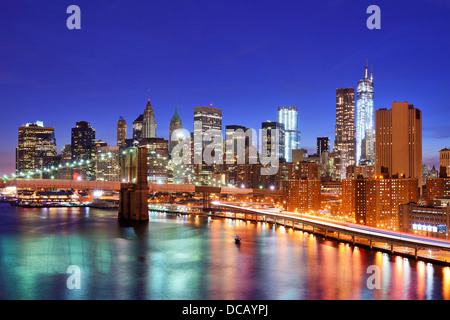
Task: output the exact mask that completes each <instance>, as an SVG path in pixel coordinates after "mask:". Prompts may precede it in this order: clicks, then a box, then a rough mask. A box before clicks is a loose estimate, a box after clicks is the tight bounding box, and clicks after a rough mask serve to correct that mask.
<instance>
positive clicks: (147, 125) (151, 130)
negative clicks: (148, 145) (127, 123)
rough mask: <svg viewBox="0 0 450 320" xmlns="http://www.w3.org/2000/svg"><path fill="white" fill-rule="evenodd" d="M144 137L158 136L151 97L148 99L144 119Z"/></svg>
mask: <svg viewBox="0 0 450 320" xmlns="http://www.w3.org/2000/svg"><path fill="white" fill-rule="evenodd" d="M142 138H146V139H148V138H156V121H155V112H154V111H153V107H152V104H151V103H150V99H148V102H147V106H146V107H145V110H144V115H143V119H142Z"/></svg>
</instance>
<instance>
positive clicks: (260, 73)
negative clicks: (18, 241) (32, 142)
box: [0, 0, 450, 175]
mask: <svg viewBox="0 0 450 320" xmlns="http://www.w3.org/2000/svg"><path fill="white" fill-rule="evenodd" d="M72 4H76V5H78V6H79V7H80V8H81V28H82V29H81V30H69V29H67V27H66V20H67V18H68V17H69V14H67V13H66V9H67V7H68V6H69V5H72ZM372 4H376V5H378V6H379V7H380V8H381V30H369V29H368V28H367V27H366V20H367V18H368V17H369V14H367V13H366V9H367V7H368V6H369V5H372ZM0 39H1V47H0V48H1V49H0V83H1V85H0V108H1V109H0V110H1V117H0V121H1V123H0V138H1V139H0V174H1V175H3V174H11V173H13V172H14V167H15V165H14V163H15V146H16V145H17V129H18V127H19V126H21V125H23V124H25V123H28V122H35V121H36V120H40V121H43V122H44V125H45V126H50V127H55V133H56V141H57V147H58V152H60V150H61V148H62V147H63V146H64V145H65V144H68V143H70V133H71V128H72V127H74V126H75V123H76V122H77V121H83V120H84V121H89V122H90V123H91V125H92V126H93V127H94V128H95V129H96V138H97V139H101V140H104V141H106V142H108V144H111V145H115V144H116V126H117V121H118V119H119V116H122V117H123V118H124V119H125V120H126V121H127V123H128V136H129V137H130V136H131V133H132V121H133V120H135V119H136V118H137V116H138V115H139V114H140V113H142V112H143V111H144V109H145V106H146V102H147V99H148V98H149V92H148V89H150V98H151V102H152V105H153V108H154V110H155V118H156V122H157V123H158V125H157V136H160V137H163V138H166V139H167V138H168V136H169V121H170V119H171V117H172V115H173V112H174V109H175V106H177V107H178V113H179V115H180V117H181V119H182V121H183V127H185V128H186V129H188V130H189V131H192V128H193V108H194V107H195V106H200V105H209V104H213V106H214V107H217V108H221V109H222V110H223V126H224V127H225V125H228V124H236V125H244V126H246V127H250V128H255V129H259V128H261V122H263V121H266V120H275V121H276V120H277V107H278V106H297V107H298V108H299V130H300V131H301V132H302V134H301V147H303V148H306V149H308V150H309V151H310V153H313V152H314V151H315V147H316V138H317V137H318V136H328V137H330V141H331V143H332V142H333V140H334V126H335V112H336V110H335V108H336V105H335V102H336V100H335V94H336V88H347V87H354V88H356V85H357V82H358V81H359V80H360V79H361V78H362V77H363V75H364V65H365V63H366V58H368V59H369V63H370V62H373V70H374V102H375V109H379V108H390V107H391V103H392V102H393V101H408V102H409V103H410V104H414V105H415V107H417V108H419V109H421V110H422V114H423V161H424V164H427V163H431V164H438V151H439V150H440V149H442V148H443V147H448V146H450V126H449V125H448V119H449V115H450V89H449V88H450V77H449V74H450V2H449V1H447V0H417V1H398V0H395V1H392V0H390V1H379V0H375V1H372V0H371V1H366V0H331V1H325V0H322V1H298V0H291V1H283V0H277V1H254V0H253V1H246V0H239V1H235V0H226V1H220V0H219V1H211V0H208V1H193V0H184V1H171V0H162V1H153V0H152V1H137V0H135V1H131V0H128V1H126V0H121V1H119V0H108V1H92V0H90V1H65V0H58V1H50V0H39V1H37V0H34V1H31V0H29V1H24V0H2V2H1V10H0Z"/></svg>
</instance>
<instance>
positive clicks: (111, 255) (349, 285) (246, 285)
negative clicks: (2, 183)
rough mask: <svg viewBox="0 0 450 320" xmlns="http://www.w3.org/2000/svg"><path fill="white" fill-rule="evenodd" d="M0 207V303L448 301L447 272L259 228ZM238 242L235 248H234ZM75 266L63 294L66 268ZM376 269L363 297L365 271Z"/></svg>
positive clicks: (169, 218) (285, 230)
mask: <svg viewBox="0 0 450 320" xmlns="http://www.w3.org/2000/svg"><path fill="white" fill-rule="evenodd" d="M116 216H117V214H116V212H114V211H109V210H100V209H93V208H44V209H24V208H16V207H11V206H9V205H8V204H0V233H1V237H0V298H1V299H193V300H194V299H227V300H232V299H271V300H278V299H289V300H292V299H389V300H392V299H399V300H402V299H408V300H411V299H450V269H449V268H448V267H446V268H443V267H440V266H435V265H431V264H426V263H424V262H415V261H411V260H408V259H404V258H401V257H398V256H394V257H391V256H390V255H387V254H384V253H381V252H376V251H370V250H366V249H361V248H357V247H352V246H350V245H348V244H342V243H340V244H339V243H336V242H334V241H329V240H325V239H323V238H322V237H320V236H314V235H311V234H308V233H304V232H301V231H298V230H293V229H292V228H289V227H287V228H285V227H283V226H278V227H274V226H273V225H271V224H267V223H264V222H258V223H253V222H245V221H240V220H232V219H219V218H218V219H210V218H206V217H197V216H196V215H191V216H190V217H186V216H178V217H177V216H175V215H171V214H164V213H151V214H150V221H149V222H148V223H143V224H142V223H141V224H131V223H121V222H119V221H118V220H117V218H116ZM236 234H239V236H240V237H241V238H242V244H241V245H236V244H235V243H234V241H233V239H234V236H235V235H236ZM69 265H78V266H79V267H80V268H81V289H80V290H69V289H68V288H67V287H66V280H67V278H68V277H69V275H68V274H66V269H67V267H68V266H69ZM370 265H376V266H378V267H379V268H380V270H381V289H372V290H371V289H369V288H368V287H367V279H368V277H369V276H370V274H368V273H367V268H368V267H369V266H370Z"/></svg>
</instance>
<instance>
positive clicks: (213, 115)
mask: <svg viewBox="0 0 450 320" xmlns="http://www.w3.org/2000/svg"><path fill="white" fill-rule="evenodd" d="M208 130H213V131H214V130H216V131H217V132H218V133H219V134H220V135H222V110H221V109H217V108H213V107H212V106H210V107H203V106H200V107H195V108H194V135H195V136H198V137H201V136H203V135H204V134H205V133H206V131H208ZM210 143H211V142H208V141H201V140H198V141H194V152H195V153H198V152H203V148H205V146H207V145H208V144H210Z"/></svg>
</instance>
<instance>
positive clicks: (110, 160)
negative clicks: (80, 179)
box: [96, 145, 120, 181]
mask: <svg viewBox="0 0 450 320" xmlns="http://www.w3.org/2000/svg"><path fill="white" fill-rule="evenodd" d="M119 161H120V151H119V146H105V145H102V146H99V147H97V148H96V179H97V180H98V181H119V178H120V162H119Z"/></svg>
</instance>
